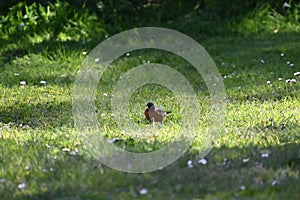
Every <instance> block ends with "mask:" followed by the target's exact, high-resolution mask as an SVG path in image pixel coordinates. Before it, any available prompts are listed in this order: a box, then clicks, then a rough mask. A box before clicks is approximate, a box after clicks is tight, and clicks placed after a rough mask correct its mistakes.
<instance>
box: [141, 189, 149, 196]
mask: <svg viewBox="0 0 300 200" xmlns="http://www.w3.org/2000/svg"><path fill="white" fill-rule="evenodd" d="M139 192H140V194H141V195H145V194H147V193H148V190H147V189H146V188H142V189H140V191H139Z"/></svg>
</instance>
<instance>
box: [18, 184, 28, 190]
mask: <svg viewBox="0 0 300 200" xmlns="http://www.w3.org/2000/svg"><path fill="white" fill-rule="evenodd" d="M25 188H26V183H20V184H19V185H18V189H19V190H24V189H25Z"/></svg>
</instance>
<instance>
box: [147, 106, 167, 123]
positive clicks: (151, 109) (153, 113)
mask: <svg viewBox="0 0 300 200" xmlns="http://www.w3.org/2000/svg"><path fill="white" fill-rule="evenodd" d="M146 107H147V108H146V110H145V112H144V114H145V117H146V119H147V120H149V121H150V122H162V121H163V119H164V117H166V116H167V115H168V114H169V113H171V111H164V110H162V109H160V108H158V107H156V106H154V104H153V103H152V102H148V103H147V105H146Z"/></svg>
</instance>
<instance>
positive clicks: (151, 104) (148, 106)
mask: <svg viewBox="0 0 300 200" xmlns="http://www.w3.org/2000/svg"><path fill="white" fill-rule="evenodd" d="M152 106H154V104H153V103H152V102H148V103H147V105H146V107H147V108H149V109H150V108H151V107H152Z"/></svg>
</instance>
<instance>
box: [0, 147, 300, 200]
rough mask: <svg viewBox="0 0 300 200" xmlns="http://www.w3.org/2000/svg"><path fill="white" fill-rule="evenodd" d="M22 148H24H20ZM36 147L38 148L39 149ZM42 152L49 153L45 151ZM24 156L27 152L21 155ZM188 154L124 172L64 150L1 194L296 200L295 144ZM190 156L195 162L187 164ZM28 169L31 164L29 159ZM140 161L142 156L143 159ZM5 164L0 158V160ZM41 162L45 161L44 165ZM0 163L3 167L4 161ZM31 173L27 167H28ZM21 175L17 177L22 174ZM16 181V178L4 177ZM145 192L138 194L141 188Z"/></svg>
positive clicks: (298, 156) (298, 155)
mask: <svg viewBox="0 0 300 200" xmlns="http://www.w3.org/2000/svg"><path fill="white" fill-rule="evenodd" d="M23 150H24V151H25V152H26V149H25V148H24V149H23ZM38 151H40V150H38ZM43 154H44V155H45V156H46V154H47V153H45V152H43ZM23 156H24V157H25V158H26V157H27V156H30V155H27V154H26V153H24V155H23ZM199 159H200V158H198V157H197V156H196V155H194V154H186V155H184V156H183V157H182V158H180V159H179V160H178V161H176V162H175V163H173V164H171V165H170V166H168V167H166V168H165V169H162V170H159V171H155V172H151V173H145V174H128V173H123V172H118V171H116V170H113V169H110V168H108V167H105V166H102V165H101V164H100V163H98V164H99V165H98V164H97V161H94V160H93V159H86V158H85V157H84V156H71V155H67V153H65V155H64V156H63V158H62V159H57V160H55V161H53V166H52V167H53V169H54V170H53V171H52V172H47V173H42V172H38V171H33V172H32V174H30V175H29V176H28V177H27V178H26V184H27V187H26V188H25V189H24V190H21V191H20V190H18V189H16V187H12V188H10V189H8V191H6V192H4V193H1V195H0V196H2V198H1V199H8V198H9V199H11V198H12V196H10V194H13V196H14V198H13V199H20V200H21V199H136V198H142V199H193V198H197V199H232V198H237V199H240V198H250V199H280V198H285V199H286V198H288V199H299V197H300V185H299V169H300V149H299V144H293V143H290V144H286V145H283V146H269V147H265V148H264V149H261V148H258V147H254V146H248V147H244V148H238V147H234V148H228V147H225V146H223V147H221V148H215V149H214V150H213V151H212V152H211V153H210V154H209V155H208V156H207V157H206V158H205V159H206V160H207V164H205V165H203V164H199V163H198V160H199ZM188 160H192V161H193V163H194V166H193V167H192V168H188V167H187V161H188ZM31 162H32V163H31V164H32V168H35V167H39V168H43V167H44V166H35V164H34V161H33V160H32V161H31ZM141 162H142V161H141ZM2 165H3V163H2ZM42 165H45V163H44V164H42ZM2 167H3V166H2ZM29 173H31V172H29ZM4 177H5V176H4ZM20 178H21V177H19V179H20ZM7 181H12V182H16V181H17V180H7ZM143 188H145V189H147V191H148V193H147V194H145V195H141V194H140V193H139V191H140V190H141V189H143Z"/></svg>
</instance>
